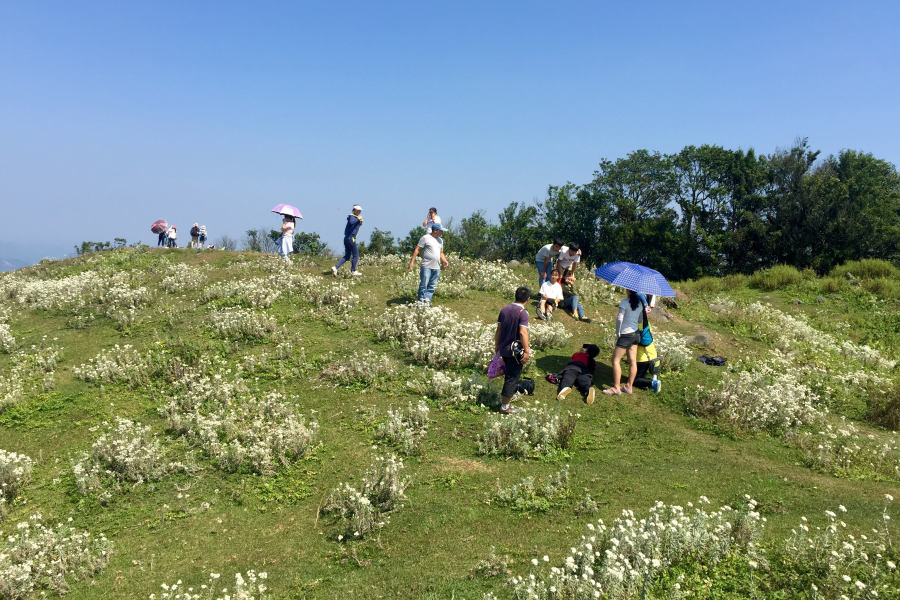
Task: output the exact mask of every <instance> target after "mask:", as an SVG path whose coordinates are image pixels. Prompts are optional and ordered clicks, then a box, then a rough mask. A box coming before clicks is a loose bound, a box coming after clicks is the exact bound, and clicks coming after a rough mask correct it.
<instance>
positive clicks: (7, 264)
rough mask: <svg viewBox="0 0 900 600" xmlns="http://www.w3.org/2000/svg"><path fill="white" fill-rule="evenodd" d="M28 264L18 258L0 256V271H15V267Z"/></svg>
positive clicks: (19, 267) (18, 267)
mask: <svg viewBox="0 0 900 600" xmlns="http://www.w3.org/2000/svg"><path fill="white" fill-rule="evenodd" d="M29 264H31V263H28V262H25V261H24V260H19V259H18V258H0V273H2V272H3V271H15V270H16V269H21V268H22V267H27V266H28V265H29Z"/></svg>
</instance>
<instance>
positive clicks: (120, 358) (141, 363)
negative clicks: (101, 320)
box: [72, 344, 149, 386]
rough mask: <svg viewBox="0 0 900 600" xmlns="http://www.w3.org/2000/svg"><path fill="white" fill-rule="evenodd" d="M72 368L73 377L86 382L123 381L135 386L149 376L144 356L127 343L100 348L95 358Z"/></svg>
mask: <svg viewBox="0 0 900 600" xmlns="http://www.w3.org/2000/svg"><path fill="white" fill-rule="evenodd" d="M72 370H73V371H74V372H75V377H77V378H78V379H81V380H84V381H87V382H88V383H118V382H123V383H127V384H129V385H131V386H136V385H139V384H142V383H145V382H146V381H147V378H148V377H149V373H148V367H147V359H146V357H145V356H144V355H142V354H141V353H140V352H138V351H137V350H135V349H134V348H133V347H132V346H131V345H129V344H125V345H124V346H119V345H118V344H116V345H115V346H114V347H113V348H110V349H109V350H101V351H100V354H98V355H97V356H96V357H95V358H91V359H89V360H88V362H87V363H85V364H83V365H81V366H80V367H75V368H73V369H72Z"/></svg>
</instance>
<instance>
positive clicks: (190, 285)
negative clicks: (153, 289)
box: [159, 263, 206, 294]
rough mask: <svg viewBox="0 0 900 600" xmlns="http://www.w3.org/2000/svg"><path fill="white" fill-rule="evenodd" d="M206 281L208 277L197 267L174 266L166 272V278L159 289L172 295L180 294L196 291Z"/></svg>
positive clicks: (160, 283)
mask: <svg viewBox="0 0 900 600" xmlns="http://www.w3.org/2000/svg"><path fill="white" fill-rule="evenodd" d="M205 281H206V275H205V274H204V273H203V271H201V270H200V269H198V268H197V267H192V266H190V265H186V264H184V263H178V264H175V265H172V266H171V267H169V268H168V269H167V270H166V276H165V277H163V279H162V281H160V282H159V287H161V288H162V289H164V290H166V291H167V292H169V293H170V294H180V293H181V292H188V291H191V290H196V289H198V288H200V286H202V285H203V283H204V282H205Z"/></svg>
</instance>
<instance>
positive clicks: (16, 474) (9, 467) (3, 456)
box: [0, 450, 34, 517]
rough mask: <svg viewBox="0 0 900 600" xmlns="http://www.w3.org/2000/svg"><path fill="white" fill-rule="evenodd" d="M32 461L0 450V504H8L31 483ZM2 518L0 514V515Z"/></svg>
mask: <svg viewBox="0 0 900 600" xmlns="http://www.w3.org/2000/svg"><path fill="white" fill-rule="evenodd" d="M33 468H34V461H33V460H31V458H29V457H27V456H25V455H24V454H16V453H15V452H7V451H6V450H0V502H3V503H4V504H9V503H11V502H12V501H13V500H15V498H16V496H18V495H19V490H21V489H22V488H23V487H25V486H26V485H28V482H29V481H31V471H32V469H33ZM0 517H2V514H0Z"/></svg>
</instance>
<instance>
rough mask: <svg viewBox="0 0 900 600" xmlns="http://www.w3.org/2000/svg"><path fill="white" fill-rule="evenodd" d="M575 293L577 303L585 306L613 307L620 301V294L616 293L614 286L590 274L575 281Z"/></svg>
mask: <svg viewBox="0 0 900 600" xmlns="http://www.w3.org/2000/svg"><path fill="white" fill-rule="evenodd" d="M575 293H576V294H578V303H579V304H584V305H587V306H600V305H609V304H613V305H615V304H618V303H619V302H620V301H621V300H622V294H621V293H618V292H616V287H615V286H614V285H610V284H608V283H606V282H605V281H603V280H602V279H600V278H599V277H594V276H593V275H592V274H584V276H583V277H581V278H580V279H576V280H575Z"/></svg>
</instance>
